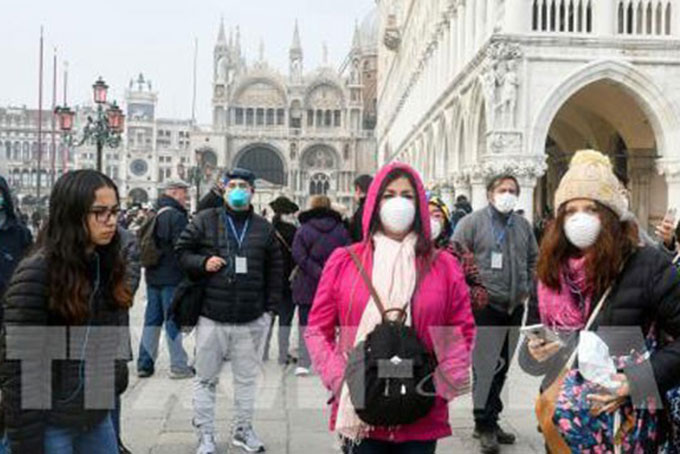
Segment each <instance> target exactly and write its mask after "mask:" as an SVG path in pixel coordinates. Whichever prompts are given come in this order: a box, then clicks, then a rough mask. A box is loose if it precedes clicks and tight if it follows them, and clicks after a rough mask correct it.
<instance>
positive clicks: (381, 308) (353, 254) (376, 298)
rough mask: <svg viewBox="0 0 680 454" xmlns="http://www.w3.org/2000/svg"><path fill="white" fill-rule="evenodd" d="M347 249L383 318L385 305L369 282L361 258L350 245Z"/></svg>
mask: <svg viewBox="0 0 680 454" xmlns="http://www.w3.org/2000/svg"><path fill="white" fill-rule="evenodd" d="M347 251H349V256H350V257H352V261H353V262H354V265H356V267H357V269H358V270H359V274H360V275H361V279H363V281H364V284H366V287H368V291H369V292H370V294H371V297H372V298H373V301H374V302H375V305H376V306H378V310H379V311H380V316H381V317H382V318H383V320H384V319H385V315H386V311H385V305H384V304H383V303H382V300H381V299H380V296H378V292H377V291H376V289H375V287H374V286H373V282H371V279H370V278H369V277H368V273H366V268H364V265H363V264H362V263H361V260H359V257H358V256H357V254H356V252H354V250H353V249H352V248H351V247H348V248H347Z"/></svg>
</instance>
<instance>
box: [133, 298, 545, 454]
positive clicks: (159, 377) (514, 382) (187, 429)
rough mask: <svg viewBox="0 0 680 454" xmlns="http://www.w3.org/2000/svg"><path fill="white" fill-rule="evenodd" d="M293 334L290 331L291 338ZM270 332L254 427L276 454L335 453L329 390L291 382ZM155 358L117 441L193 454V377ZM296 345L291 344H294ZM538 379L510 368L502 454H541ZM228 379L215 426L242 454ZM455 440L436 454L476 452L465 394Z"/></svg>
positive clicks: (140, 310) (222, 442)
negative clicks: (174, 373) (235, 438)
mask: <svg viewBox="0 0 680 454" xmlns="http://www.w3.org/2000/svg"><path fill="white" fill-rule="evenodd" d="M145 294H146V290H145V289H144V286H142V287H140V291H139V292H138V294H137V298H136V301H135V306H134V308H133V310H132V317H131V324H132V325H131V326H132V327H133V328H132V333H133V348H134V352H135V357H136V356H137V348H138V345H139V338H140V335H141V326H142V320H143V314H144V306H145V303H146V297H145ZM294 335H295V334H294ZM275 339H276V333H274V336H273V337H272V341H273V343H272V348H271V352H272V358H274V359H273V360H270V361H269V362H267V363H266V365H265V367H264V371H263V375H262V386H261V389H260V391H259V395H258V403H257V410H256V420H255V429H256V431H257V432H258V434H259V435H260V436H261V437H262V438H263V440H264V442H265V444H266V445H267V452H269V453H275V454H297V453H309V454H311V453H314V454H335V453H338V452H339V450H338V448H337V443H336V441H335V437H334V436H333V434H332V433H330V432H329V431H328V409H327V407H326V401H327V400H328V397H329V396H328V393H327V392H326V390H325V388H324V387H323V386H322V385H321V382H320V381H319V379H318V377H316V376H310V377H303V378H299V377H295V375H294V374H293V369H292V368H290V367H289V368H282V367H281V366H279V365H277V364H276V361H275V358H276V353H275V351H276V343H275ZM193 341H194V339H193V335H191V336H189V337H188V338H187V339H185V348H186V349H187V351H188V352H190V356H191V354H192V353H193ZM160 345H161V349H160V350H161V356H160V358H159V361H158V362H157V372H156V374H155V375H154V377H152V378H149V379H144V380H140V379H138V378H137V375H136V371H135V368H134V363H133V364H132V367H131V372H130V374H131V377H130V378H131V380H130V387H129V388H128V391H127V392H126V393H125V395H124V399H123V438H124V440H125V442H126V445H127V446H128V447H129V448H130V449H131V450H132V452H133V453H134V454H151V453H154V454H156V453H158V454H161V453H162V454H189V453H191V454H193V453H194V452H195V448H196V437H195V434H194V432H193V429H192V427H191V415H192V406H191V396H192V381H191V380H180V381H177V380H170V379H169V378H168V357H167V351H166V347H165V343H164V339H161V344H160ZM293 345H295V344H293ZM538 384H539V381H538V380H536V379H535V378H533V377H529V376H527V375H525V374H524V373H522V371H521V370H519V368H518V367H517V365H516V364H513V365H512V368H511V374H510V377H509V380H508V386H507V390H506V394H505V398H504V401H505V402H506V403H507V404H508V405H507V410H506V411H505V412H504V418H503V421H502V425H503V427H505V428H507V429H509V430H511V431H512V432H514V433H515V434H516V435H517V437H518V442H517V444H516V445H514V446H511V447H505V448H504V449H503V451H502V452H503V453H508V454H520V453H521V454H524V453H532V452H535V453H540V452H544V450H543V443H542V438H541V436H540V434H539V433H537V432H536V423H535V418H534V414H533V400H534V398H535V396H536V393H537V390H538ZM232 400H233V398H232V382H231V371H230V365H229V363H225V367H224V370H223V373H222V376H221V378H220V383H219V385H218V404H217V427H218V442H219V445H218V446H219V449H221V451H220V452H221V453H226V452H230V453H240V452H241V450H240V449H237V448H232V447H231V446H229V437H228V435H229V427H230V420H231V419H230V418H231V406H232ZM451 424H452V426H453V431H454V436H453V437H450V438H448V439H446V440H442V441H441V443H440V444H439V448H438V449H437V452H438V453H447V452H449V453H470V454H472V453H476V452H478V444H477V442H476V441H475V440H473V439H472V428H473V422H472V401H471V397H470V396H464V397H462V398H460V399H458V400H457V401H454V402H453V403H452V404H451Z"/></svg>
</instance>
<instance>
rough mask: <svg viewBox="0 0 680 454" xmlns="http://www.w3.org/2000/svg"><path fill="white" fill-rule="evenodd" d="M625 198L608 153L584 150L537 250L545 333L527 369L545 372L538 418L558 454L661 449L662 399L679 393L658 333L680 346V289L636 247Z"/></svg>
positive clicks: (660, 257) (534, 310)
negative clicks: (671, 391) (675, 391)
mask: <svg viewBox="0 0 680 454" xmlns="http://www.w3.org/2000/svg"><path fill="white" fill-rule="evenodd" d="M621 194H622V191H621V188H620V184H619V183H618V181H617V180H616V177H615V176H614V174H613V172H612V169H611V164H610V162H609V159H608V158H607V157H606V156H604V155H602V154H601V153H599V152H596V151H592V150H586V151H580V152H578V153H577V154H576V155H575V156H574V158H573V159H572V161H571V164H570V168H569V170H568V172H567V173H566V174H565V176H564V177H563V178H562V181H561V182H560V186H559V188H558V189H557V192H556V195H555V208H556V210H557V211H556V219H555V221H554V222H552V223H551V224H550V226H549V228H548V230H547V231H546V234H545V237H544V238H543V241H542V243H541V252H540V257H539V261H538V290H537V295H538V298H537V301H536V302H535V304H532V305H531V310H530V316H529V320H528V323H529V324H531V325H534V324H537V323H541V324H542V325H543V328H542V329H543V330H547V331H543V334H536V335H529V337H528V340H527V342H526V343H525V344H524V347H523V349H522V353H521V354H520V364H521V365H522V367H523V368H524V369H525V370H526V371H527V372H529V373H531V374H534V375H545V378H544V380H543V384H542V386H541V389H542V391H543V394H542V396H541V398H540V399H539V404H538V406H537V412H538V416H539V422H540V424H541V427H542V429H543V434H544V436H545V439H546V444H547V446H548V449H549V450H550V451H551V452H564V450H570V452H614V451H615V449H617V448H618V449H619V450H620V452H622V453H638V452H644V453H648V452H657V448H658V446H659V444H660V443H661V442H662V441H663V440H662V439H663V433H664V430H663V429H662V428H661V426H660V423H661V418H660V411H659V410H658V409H659V408H660V407H661V402H659V401H658V400H657V399H656V396H658V395H661V396H663V395H664V393H665V392H666V391H668V390H669V389H671V388H674V387H676V386H678V384H680V375H678V372H677V371H678V370H679V368H680V341H678V340H674V341H673V340H671V341H665V340H664V339H662V338H661V337H660V336H659V333H661V332H665V333H666V334H669V335H671V337H672V339H680V280H679V279H678V276H677V272H676V270H675V269H674V268H673V266H672V264H671V261H670V259H669V258H668V257H667V256H666V255H665V254H664V253H662V252H660V251H658V250H657V249H656V248H654V247H645V246H640V243H639V236H638V229H637V226H636V224H635V222H633V221H632V220H631V219H629V218H628V214H627V209H626V201H625V199H624V198H623V197H622V195H621ZM586 331H587V333H585V332H586ZM577 353H578V354H577ZM583 355H587V356H586V357H584V356H583ZM594 365H597V366H598V367H601V368H603V369H601V370H604V371H606V370H607V367H609V368H611V371H610V373H611V375H609V374H608V373H604V374H602V373H594V369H593V366H594ZM615 443H616V444H615Z"/></svg>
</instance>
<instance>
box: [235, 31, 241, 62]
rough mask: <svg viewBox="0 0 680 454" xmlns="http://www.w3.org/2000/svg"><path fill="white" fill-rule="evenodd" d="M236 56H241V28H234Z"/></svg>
mask: <svg viewBox="0 0 680 454" xmlns="http://www.w3.org/2000/svg"><path fill="white" fill-rule="evenodd" d="M236 55H238V56H239V57H240V56H241V27H240V26H238V25H237V26H236Z"/></svg>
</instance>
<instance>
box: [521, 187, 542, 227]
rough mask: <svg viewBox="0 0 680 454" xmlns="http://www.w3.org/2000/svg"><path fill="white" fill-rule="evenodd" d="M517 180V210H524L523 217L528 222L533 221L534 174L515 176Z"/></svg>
mask: <svg viewBox="0 0 680 454" xmlns="http://www.w3.org/2000/svg"><path fill="white" fill-rule="evenodd" d="M517 180H518V181H519V189H520V190H519V202H518V203H517V209H518V210H524V217H525V218H526V219H527V220H528V221H529V222H530V223H533V222H534V191H535V189H536V183H537V181H538V180H537V179H536V177H534V176H523V177H519V178H517Z"/></svg>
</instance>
